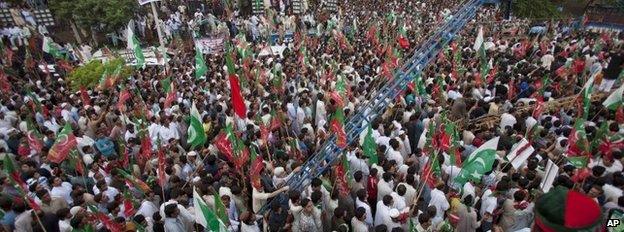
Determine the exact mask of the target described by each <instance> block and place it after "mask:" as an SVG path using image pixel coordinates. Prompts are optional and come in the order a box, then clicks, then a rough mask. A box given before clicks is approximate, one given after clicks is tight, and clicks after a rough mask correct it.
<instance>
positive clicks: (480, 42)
mask: <svg viewBox="0 0 624 232" xmlns="http://www.w3.org/2000/svg"><path fill="white" fill-rule="evenodd" d="M481 45H483V26H481V27H479V34H477V39H475V43H474V45H472V49H474V50H475V52H476V51H479V48H481Z"/></svg>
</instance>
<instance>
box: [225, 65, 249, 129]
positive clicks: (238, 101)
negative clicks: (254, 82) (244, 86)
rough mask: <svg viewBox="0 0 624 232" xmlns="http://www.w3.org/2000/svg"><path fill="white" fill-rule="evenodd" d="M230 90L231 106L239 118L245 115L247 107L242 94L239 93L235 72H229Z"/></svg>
mask: <svg viewBox="0 0 624 232" xmlns="http://www.w3.org/2000/svg"><path fill="white" fill-rule="evenodd" d="M229 76H230V78H229V79H230V89H231V90H230V91H231V92H232V108H233V109H234V113H236V115H238V117H240V118H245V117H246V116H247V108H246V107H245V102H244V101H243V95H242V94H241V89H240V85H239V84H238V77H237V76H236V74H230V75H229Z"/></svg>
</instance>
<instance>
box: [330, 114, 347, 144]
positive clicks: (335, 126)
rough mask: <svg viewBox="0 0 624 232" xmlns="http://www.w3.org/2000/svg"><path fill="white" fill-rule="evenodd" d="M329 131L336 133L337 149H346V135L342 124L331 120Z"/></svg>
mask: <svg viewBox="0 0 624 232" xmlns="http://www.w3.org/2000/svg"><path fill="white" fill-rule="evenodd" d="M331 130H332V132H334V133H336V145H338V147H340V148H346V147H347V134H346V133H345V131H344V128H343V127H342V124H341V123H340V122H339V121H338V120H336V119H334V120H332V122H331Z"/></svg>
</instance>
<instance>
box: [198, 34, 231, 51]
mask: <svg viewBox="0 0 624 232" xmlns="http://www.w3.org/2000/svg"><path fill="white" fill-rule="evenodd" d="M224 41H225V39H224V37H213V38H200V39H195V46H196V47H197V48H198V49H199V50H200V51H201V52H202V53H204V54H215V53H220V52H222V51H223V43H224Z"/></svg>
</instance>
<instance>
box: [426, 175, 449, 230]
mask: <svg viewBox="0 0 624 232" xmlns="http://www.w3.org/2000/svg"><path fill="white" fill-rule="evenodd" d="M442 188H444V183H442V182H440V183H438V184H437V185H436V188H434V189H432V190H431V200H430V201H429V206H435V208H436V215H435V217H433V218H432V219H431V221H432V222H437V221H442V219H443V217H444V212H446V210H448V209H449V208H450V207H451V205H450V204H449V202H448V200H447V199H446V195H445V194H444V192H442ZM433 224H436V223H433Z"/></svg>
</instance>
